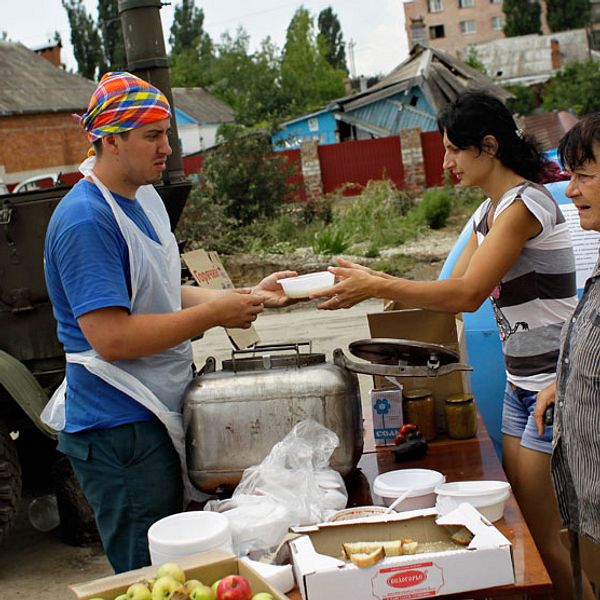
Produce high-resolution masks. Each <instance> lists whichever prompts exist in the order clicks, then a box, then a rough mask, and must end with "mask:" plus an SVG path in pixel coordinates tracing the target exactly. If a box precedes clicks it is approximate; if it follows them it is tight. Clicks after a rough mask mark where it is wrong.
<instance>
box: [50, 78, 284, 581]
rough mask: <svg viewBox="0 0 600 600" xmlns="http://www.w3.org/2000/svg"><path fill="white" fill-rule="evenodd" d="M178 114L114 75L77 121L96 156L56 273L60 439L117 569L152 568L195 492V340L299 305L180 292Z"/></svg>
mask: <svg viewBox="0 0 600 600" xmlns="http://www.w3.org/2000/svg"><path fill="white" fill-rule="evenodd" d="M170 118H171V110H170V107H169V104H168V101H167V99H166V98H165V96H164V95H163V94H162V92H160V91H159V90H158V89H157V88H155V87H154V86H152V85H150V84H148V83H147V82H145V81H143V80H141V79H139V78H138V77H135V76H133V75H131V74H129V73H107V74H106V75H105V76H104V77H103V78H102V79H101V81H100V83H99V84H98V87H97V89H96V90H95V92H94V94H93V95H92V98H91V100H90V104H89V106H88V110H87V112H86V113H85V114H84V115H83V116H82V117H78V120H79V122H80V124H81V125H82V127H83V128H84V130H85V131H86V132H87V137H88V140H89V141H90V142H91V143H92V146H93V151H92V152H91V153H90V154H92V156H90V157H89V158H88V159H87V160H86V161H85V162H84V163H83V164H82V165H81V167H80V170H81V172H82V173H83V174H84V176H85V177H84V179H82V180H81V181H79V182H78V183H77V184H76V185H75V186H74V187H73V189H72V190H71V191H70V192H69V193H68V194H67V195H66V196H65V197H64V198H63V200H62V201H61V202H60V204H59V205H58V207H57V208H56V210H55V211H54V213H53V215H52V218H51V220H50V224H49V226H48V231H47V235H46V247H45V261H44V262H45V274H46V282H47V286H48V291H49V295H50V300H51V302H52V305H53V310H54V316H55V317H56V320H57V322H58V337H59V339H60V341H61V342H62V344H63V345H64V348H65V352H66V358H67V367H66V377H65V381H64V382H63V385H62V386H61V387H60V388H59V389H58V390H57V392H56V393H55V395H54V396H53V398H52V399H51V401H50V403H49V405H48V406H47V407H46V409H45V410H44V413H43V415H42V417H43V419H44V420H45V421H46V422H47V423H49V424H50V425H51V426H53V427H54V428H55V429H56V430H58V431H60V433H59V436H58V440H59V441H58V449H59V450H60V451H62V452H64V453H65V454H66V455H67V456H68V457H69V460H70V462H71V464H72V465H73V469H74V471H75V475H76V476H77V479H78V481H79V483H80V485H81V488H82V490H83V492H84V494H85V496H86V497H87V499H88V500H89V502H90V504H91V506H92V508H93V509H94V514H95V517H96V522H97V525H98V530H99V532H100V536H101V539H102V543H103V546H104V549H105V551H106V554H107V557H108V559H109V561H110V563H111V565H112V566H113V568H114V570H115V572H122V571H126V570H129V569H134V568H137V567H141V566H144V565H148V564H149V563H150V560H149V554H148V545H147V531H148V528H149V527H150V525H152V523H154V522H155V521H157V520H158V519H161V518H162V517H165V516H167V515H169V514H173V513H176V512H179V511H181V510H182V508H183V507H184V505H185V501H187V500H189V499H191V498H193V497H194V490H193V487H192V486H191V484H190V482H189V479H188V477H187V470H186V468H185V448H184V435H183V427H182V418H181V408H182V402H183V398H184V395H185V391H186V389H187V387H188V385H189V384H190V382H191V380H192V347H191V343H190V341H189V340H190V339H191V338H193V337H196V336H198V335H200V334H201V333H202V332H204V331H206V330H207V329H210V328H211V327H216V326H223V327H232V328H247V327H249V326H250V325H251V323H252V322H253V321H254V320H255V319H256V317H257V315H258V314H259V313H260V312H262V310H263V307H264V306H268V307H272V306H283V305H285V304H286V303H288V299H287V298H286V297H285V295H284V294H283V291H282V290H281V288H280V286H279V285H278V284H277V282H276V280H277V279H278V278H281V277H287V276H290V275H295V273H294V272H291V271H285V272H280V273H274V274H272V275H270V276H269V277H266V278H265V279H263V281H261V282H260V283H259V284H258V285H257V286H256V287H255V288H254V290H253V292H252V293H241V292H237V291H233V290H218V291H217V290H206V289H202V288H198V287H192V286H183V287H182V286H181V280H180V259H179V253H178V249H177V244H176V241H175V238H174V236H173V234H172V233H171V230H170V224H169V218H168V215H167V212H166V210H165V208H164V205H163V203H162V200H161V199H160V197H159V196H158V194H157V192H156V190H155V189H154V187H153V185H152V184H154V183H157V182H158V181H159V180H160V178H161V175H162V172H163V170H164V169H165V164H166V159H167V157H168V156H169V155H170V154H171V148H170V146H169V142H168V137H167V136H168V131H169V127H170Z"/></svg>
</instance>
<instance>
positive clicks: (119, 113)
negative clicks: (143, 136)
mask: <svg viewBox="0 0 600 600" xmlns="http://www.w3.org/2000/svg"><path fill="white" fill-rule="evenodd" d="M73 116H74V117H75V118H76V119H77V120H78V121H79V123H80V124H81V126H82V127H83V128H84V129H85V130H86V131H87V137H88V140H89V141H90V142H95V141H96V140H99V139H100V138H102V137H104V136H106V135H110V134H113V133H123V132H124V131H130V130H131V129H135V128H136V127H140V126H142V125H146V124H147V123H154V122H156V121H162V120H163V119H168V118H170V117H171V109H170V107H169V102H168V101H167V99H166V97H165V96H164V94H163V93H162V92H161V91H160V90H159V89H157V88H155V87H154V86H153V85H151V84H149V83H148V82H146V81H144V80H143V79H140V78H139V77H136V76H135V75H132V74H131V73H125V72H122V73H117V72H115V73H106V74H105V75H104V76H103V77H102V79H101V80H100V83H99V84H98V87H97V88H96V91H95V92H94V94H93V95H92V98H91V99H90V103H89V106H88V109H87V112H86V113H85V114H84V115H83V116H79V115H73Z"/></svg>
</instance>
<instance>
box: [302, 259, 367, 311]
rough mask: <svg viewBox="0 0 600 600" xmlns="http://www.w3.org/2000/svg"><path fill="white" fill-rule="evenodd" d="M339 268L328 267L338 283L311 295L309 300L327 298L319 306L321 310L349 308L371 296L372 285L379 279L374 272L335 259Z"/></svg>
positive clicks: (344, 260) (343, 260) (355, 264)
mask: <svg viewBox="0 0 600 600" xmlns="http://www.w3.org/2000/svg"><path fill="white" fill-rule="evenodd" d="M337 263H338V265H340V266H339V267H329V271H331V272H332V273H333V274H334V275H335V277H336V279H337V280H338V283H337V284H336V285H334V286H333V287H331V288H329V289H327V290H323V291H322V292H318V293H316V294H311V296H310V298H311V299H314V298H327V300H326V301H325V302H323V303H321V304H319V306H318V308H319V309H321V310H337V309H339V308H351V307H352V306H354V305H355V304H358V303H359V302H362V301H363V300H366V299H367V298H371V297H372V296H373V283H374V280H375V279H376V278H378V277H379V275H378V274H377V272H376V271H373V270H372V269H369V267H365V266H363V265H359V264H357V263H353V262H350V261H349V260H346V259H345V258H338V259H337Z"/></svg>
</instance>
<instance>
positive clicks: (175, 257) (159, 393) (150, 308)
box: [41, 157, 206, 503]
mask: <svg viewBox="0 0 600 600" xmlns="http://www.w3.org/2000/svg"><path fill="white" fill-rule="evenodd" d="M95 160H96V159H95V157H90V158H88V159H87V160H85V161H84V162H83V163H82V164H81V166H80V167H79V170H80V171H81V172H82V173H83V175H85V176H86V177H89V178H90V179H92V181H93V182H94V183H95V184H96V186H98V189H99V190H100V191H101V192H102V196H103V197H104V199H105V200H106V202H107V203H108V205H109V206H110V208H111V210H112V212H113V215H114V217H115V219H116V221H117V224H118V225H119V229H120V230H121V233H122V234H123V237H124V238H125V242H126V243H127V247H128V249H129V266H130V271H131V312H132V314H136V313H138V314H143V313H165V312H176V311H178V310H181V275H180V273H181V264H180V258H179V251H178V248H177V242H176V240H175V236H174V235H173V234H172V233H171V229H170V226H169V216H168V214H167V211H166V209H165V207H164V204H163V202H162V200H161V198H160V196H159V195H158V192H157V191H156V190H155V189H154V186H152V185H145V186H142V187H140V188H139V189H138V191H137V193H136V199H137V200H138V202H139V203H140V205H141V206H142V208H143V209H144V212H145V213H146V216H147V217H148V219H149V221H150V223H151V224H152V227H153V228H154V231H155V232H156V235H157V236H158V239H159V240H160V244H159V243H156V242H155V241H154V240H152V239H150V238H149V237H148V236H147V235H145V234H144V233H143V232H142V231H141V230H140V228H139V227H138V226H137V225H136V224H135V223H134V222H133V221H132V220H131V219H130V218H129V217H128V216H127V215H126V214H125V213H124V212H123V210H122V209H121V207H120V206H119V205H118V203H117V202H116V200H115V199H114V198H113V195H112V193H111V192H110V190H109V189H108V188H107V187H106V186H105V185H104V184H103V183H102V182H101V181H100V180H99V179H98V178H97V177H96V175H95V174H94V172H93V170H92V169H93V167H94V164H95ZM192 358H193V357H192V345H191V343H190V342H189V341H186V342H183V343H181V344H179V345H178V346H175V347H174V348H170V349H169V350H166V351H164V352H160V353H159V354H153V355H151V356H144V357H141V358H138V359H134V360H121V361H113V362H108V361H106V360H104V359H103V358H102V357H101V356H100V355H99V354H98V353H97V352H96V351H95V350H93V349H91V350H87V351H85V352H77V353H67V355H66V359H67V362H70V363H77V364H80V365H83V366H84V367H85V368H86V369H87V370H88V371H89V372H90V373H92V374H94V375H96V376H97V377H99V378H100V379H102V380H103V381H105V382H106V383H108V384H109V385H112V386H113V387H115V388H116V389H118V390H120V391H121V392H123V393H124V394H127V395H128V396H130V397H131V398H133V399H134V400H136V401H137V402H139V403H140V404H141V405H143V406H144V407H145V408H147V409H148V410H149V411H151V412H152V413H153V414H154V415H155V416H156V417H157V418H158V419H159V420H160V421H161V422H162V423H163V424H164V426H165V427H166V428H167V431H168V433H169V436H170V438H171V441H172V442H173V446H174V447H175V450H176V451H177V454H178V455H179V459H180V462H181V471H182V479H183V485H184V499H185V502H186V503H187V502H188V501H190V500H197V501H200V500H204V499H206V496H205V495H204V494H202V492H200V491H198V490H196V489H195V488H194V486H193V485H192V483H191V482H190V479H189V476H188V471H187V462H186V452H185V433H184V430H183V418H182V404H183V398H184V396H185V393H186V390H187V388H188V386H189V384H190V383H191V381H192V378H193V374H192ZM142 382H143V383H142ZM66 387H67V385H66V379H64V380H63V382H62V383H61V385H60V386H59V388H58V389H57V390H56V392H55V393H54V394H53V396H52V398H51V399H50V401H49V402H48V404H47V405H46V407H45V408H44V410H43V411H42V414H41V419H42V421H43V422H44V423H46V424H47V425H49V426H50V427H52V428H53V429H55V430H56V431H61V430H62V429H64V427H65V392H66Z"/></svg>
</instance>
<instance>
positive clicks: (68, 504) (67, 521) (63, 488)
mask: <svg viewBox="0 0 600 600" xmlns="http://www.w3.org/2000/svg"><path fill="white" fill-rule="evenodd" d="M52 478H53V479H54V490H55V492H56V501H57V504H58V514H59V515H60V538H61V539H62V541H63V542H65V544H69V545H70V546H90V545H94V544H97V543H99V542H100V535H99V534H98V529H97V527H96V520H95V519H94V511H93V510H92V507H91V506H90V505H89V503H88V501H87V499H86V497H85V496H84V495H83V492H82V491H81V487H79V482H78V481H77V478H76V477H75V473H74V472H73V468H72V467H71V463H70V462H69V459H68V458H67V457H66V456H62V457H61V458H59V459H58V460H57V461H56V462H55V463H54V466H53V468H52Z"/></svg>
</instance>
